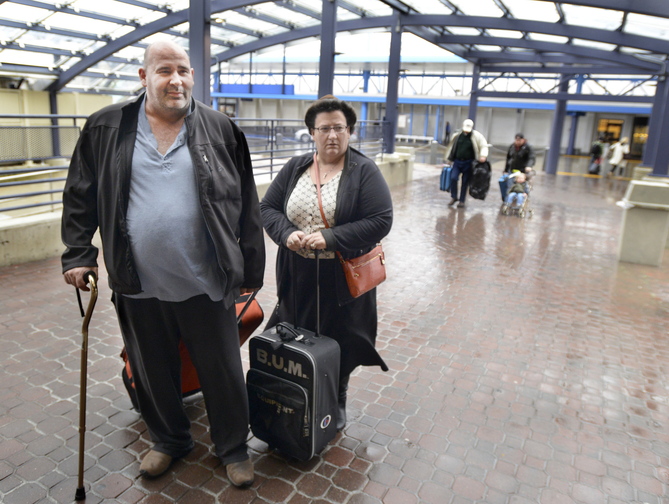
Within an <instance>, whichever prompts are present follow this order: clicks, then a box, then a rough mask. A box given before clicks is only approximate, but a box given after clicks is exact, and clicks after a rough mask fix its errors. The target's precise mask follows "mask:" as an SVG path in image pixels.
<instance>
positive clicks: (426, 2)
mask: <svg viewBox="0 0 669 504" xmlns="http://www.w3.org/2000/svg"><path fill="white" fill-rule="evenodd" d="M402 1H403V2H404V3H405V4H407V5H410V6H411V7H413V8H414V10H416V11H418V12H420V13H421V14H451V13H452V12H453V10H452V9H449V8H448V7H447V6H446V5H444V4H443V2H440V1H439V0H402ZM467 1H476V0H467ZM484 1H485V0H484ZM491 1H492V0H491ZM452 3H453V4H457V3H460V2H457V1H453V2H452ZM462 3H466V2H462Z"/></svg>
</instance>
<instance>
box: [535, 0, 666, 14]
mask: <svg viewBox="0 0 669 504" xmlns="http://www.w3.org/2000/svg"><path fill="white" fill-rule="evenodd" d="M540 1H550V2H554V1H555V0H540ZM560 3H561V4H572V5H582V6H584V7H597V8H600V9H607V10H619V11H623V12H632V13H635V14H645V15H647V16H658V17H666V18H669V2H667V0H642V1H639V0H560Z"/></svg>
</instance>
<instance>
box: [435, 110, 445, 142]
mask: <svg viewBox="0 0 669 504" xmlns="http://www.w3.org/2000/svg"><path fill="white" fill-rule="evenodd" d="M443 108H444V107H443V105H437V117H435V119H434V139H435V140H436V141H437V142H439V143H441V139H442V138H443V137H442V136H441V110H442V109H443Z"/></svg>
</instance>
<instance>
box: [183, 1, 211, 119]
mask: <svg viewBox="0 0 669 504" xmlns="http://www.w3.org/2000/svg"><path fill="white" fill-rule="evenodd" d="M210 18H211V0H190V8H189V9H188V23H189V27H188V43H189V51H188V54H189V56H190V63H191V65H192V66H193V69H194V70H195V84H194V85H193V97H194V98H195V99H196V100H200V101H201V102H202V103H204V104H205V105H207V106H209V105H211V86H210V84H209V80H210V76H211V21H210Z"/></svg>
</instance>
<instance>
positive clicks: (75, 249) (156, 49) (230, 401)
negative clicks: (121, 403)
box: [62, 42, 265, 487]
mask: <svg viewBox="0 0 669 504" xmlns="http://www.w3.org/2000/svg"><path fill="white" fill-rule="evenodd" d="M193 76H194V71H193V69H192V68H191V66H190V60H189V58H188V55H187V54H186V52H185V51H184V50H183V48H181V47H180V46H178V45H176V44H174V43H172V42H157V43H154V44H151V45H150V46H149V47H148V48H147V49H146V53H145V59H144V65H143V67H142V68H141V69H140V70H139V77H140V80H141V83H142V85H143V86H144V87H145V88H146V91H145V93H143V94H142V95H141V96H139V97H138V98H137V99H136V100H134V101H130V102H126V103H121V104H116V105H111V106H109V107H106V108H104V109H102V110H100V111H98V112H96V113H95V114H93V115H92V116H91V117H90V118H89V120H88V121H87V122H86V125H85V127H84V128H83V131H82V133H81V137H80V138H79V142H78V143H77V146H76V148H75V152H74V154H73V156H72V161H71V164H70V170H69V173H68V179H67V183H66V186H65V191H64V194H63V222H62V237H63V242H64V244H65V245H66V247H67V249H66V251H65V252H64V254H63V257H62V263H63V274H64V277H65V281H66V282H67V283H69V284H72V285H74V286H75V287H78V288H80V289H84V290H88V288H87V287H86V285H85V280H84V273H85V272H86V271H88V270H93V271H94V272H96V273H97V255H98V250H97V248H96V247H94V246H93V245H92V243H91V240H92V238H93V235H94V233H95V231H96V230H97V229H99V231H100V236H101V238H102V243H103V252H104V260H105V266H106V269H107V273H108V276H109V285H110V287H111V289H112V291H113V301H114V305H115V307H116V311H117V314H118V320H119V325H120V327H121V333H122V335H123V340H124V343H125V345H126V349H127V352H128V357H129V361H130V366H131V368H132V371H133V375H134V380H135V386H136V390H137V400H138V403H139V407H140V410H141V413H142V417H143V419H144V421H145V423H146V425H147V427H148V431H149V434H150V436H151V440H152V441H153V443H154V446H153V448H152V449H151V450H150V451H149V452H148V454H147V455H146V456H145V457H144V458H143V460H142V463H141V465H140V473H141V474H142V475H143V476H145V477H149V478H152V477H157V476H160V475H161V474H163V473H164V472H165V471H167V469H168V468H169V467H170V465H171V463H172V461H173V460H175V459H177V458H179V457H184V456H186V455H187V454H188V453H189V452H190V451H191V450H192V449H193V447H194V443H193V440H192V438H191V435H190V422H189V420H188V417H187V416H186V414H185V412H184V409H183V404H182V397H181V387H180V366H181V361H180V357H179V351H178V344H179V341H180V340H182V341H183V343H184V344H185V345H186V348H187V349H188V352H189V354H190V356H191V358H192V361H193V364H194V365H195V368H196V370H197V374H198V377H199V379H200V384H201V387H202V393H203V395H204V399H205V404H206V408H207V415H208V417H209V424H210V432H211V439H212V441H213V443H214V446H215V450H216V455H217V456H218V457H219V458H220V459H221V461H222V462H223V464H224V465H225V467H226V472H227V475H228V478H229V479H230V481H231V482H232V483H233V484H234V485H236V486H241V487H243V486H248V485H250V484H251V483H252V482H253V479H254V474H253V464H252V463H251V461H250V459H249V455H248V452H247V445H246V439H247V436H248V424H249V412H248V399H247V394H246V386H245V382H244V374H243V369H242V362H241V356H240V351H239V339H238V333H237V323H236V315H235V304H234V300H235V298H236V297H237V296H238V295H239V294H240V292H241V293H245V292H252V291H254V290H257V289H259V288H260V287H261V286H262V281H263V273H264V265H265V249H264V238H263V231H262V225H261V220H260V212H259V203H258V196H257V192H256V187H255V183H254V179H253V171H252V167H251V159H250V155H249V151H248V146H247V143H246V139H245V138H244V135H243V133H242V132H241V131H240V130H239V128H237V126H236V125H235V124H233V123H232V121H230V119H229V118H227V117H226V116H224V115H223V114H220V113H218V112H216V111H213V110H211V109H210V108H209V107H207V106H205V105H204V104H202V103H200V102H197V101H195V100H194V99H192V96H191V91H192V87H193Z"/></svg>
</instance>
